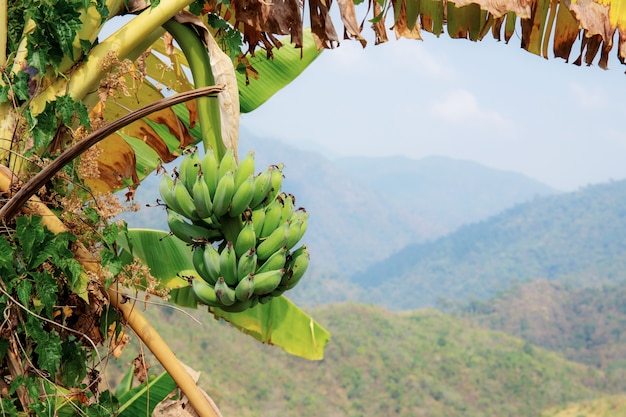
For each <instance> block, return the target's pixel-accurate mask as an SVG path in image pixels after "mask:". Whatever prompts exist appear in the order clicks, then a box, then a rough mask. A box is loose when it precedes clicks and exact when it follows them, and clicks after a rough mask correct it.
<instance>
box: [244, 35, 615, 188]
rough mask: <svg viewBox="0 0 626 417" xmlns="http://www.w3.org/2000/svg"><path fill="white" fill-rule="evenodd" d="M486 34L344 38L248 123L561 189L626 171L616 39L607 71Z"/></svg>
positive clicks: (259, 130) (292, 140)
mask: <svg viewBox="0 0 626 417" xmlns="http://www.w3.org/2000/svg"><path fill="white" fill-rule="evenodd" d="M365 31H369V29H366V30H365ZM487 38H489V36H488V37H487ZM487 38H485V40H483V41H482V42H476V43H474V42H470V41H468V40H458V39H455V40H452V39H449V38H448V37H447V35H442V36H441V37H440V38H436V37H435V36H432V35H430V34H424V40H423V41H416V40H399V41H397V40H395V38H393V33H390V41H389V42H388V43H386V44H382V45H374V44H373V43H370V44H368V46H367V47H366V48H365V49H363V48H362V47H361V46H360V44H359V43H358V42H356V41H342V42H341V45H340V46H339V47H338V48H336V49H333V50H327V51H325V52H323V53H322V54H321V56H320V57H319V58H317V59H316V60H315V61H314V62H313V64H311V66H309V67H308V68H307V69H306V70H305V72H304V73H303V74H302V75H301V76H300V77H299V78H297V79H296V80H295V81H294V82H293V83H291V84H290V85H288V86H287V87H286V88H284V89H283V90H281V91H279V92H278V93H277V94H276V95H274V96H273V97H272V98H271V99H270V100H269V101H268V102H266V103H265V104H263V105H262V106H261V107H259V108H258V109H256V110H254V111H253V112H251V113H248V114H244V115H242V118H241V128H242V129H246V130H248V131H250V132H253V133H254V134H255V135H262V136H265V137H269V138H274V139H277V140H280V141H282V142H284V143H286V144H289V145H292V146H295V147H298V148H302V149H308V150H315V151H317V152H319V153H322V154H324V155H327V156H329V157H337V156H391V155H404V156H406V157H409V158H413V159H419V158H423V157H427V156H431V155H443V156H448V157H451V158H456V159H464V160H471V161H475V162H478V163H481V164H483V165H486V166H488V167H492V168H497V169H504V170H510V171H515V172H520V173H523V174H525V175H527V176H529V177H531V178H534V179H536V180H539V181H542V182H544V183H546V184H548V185H550V186H552V187H554V188H556V189H558V190H561V191H573V190H576V189H578V188H580V187H584V186H587V185H589V184H595V183H601V182H607V181H610V180H619V179H624V178H626V129H624V127H623V126H624V122H626V74H624V70H626V66H624V65H621V64H620V63H619V61H618V60H617V57H616V52H615V48H614V50H613V51H612V52H611V57H610V61H609V70H606V71H605V70H602V69H600V68H599V67H597V66H595V65H594V66H592V67H586V66H583V67H577V66H575V65H572V64H569V63H565V61H564V60H562V59H550V60H545V59H544V58H541V57H537V56H535V55H533V54H530V53H528V52H526V51H524V50H522V49H521V48H520V46H519V45H520V41H519V38H516V37H515V36H514V37H513V38H512V39H511V41H510V43H509V44H508V45H507V44H505V43H504V42H496V41H494V40H493V39H491V38H489V39H488V40H487ZM575 47H576V46H575ZM573 59H575V56H574V58H572V60H573Z"/></svg>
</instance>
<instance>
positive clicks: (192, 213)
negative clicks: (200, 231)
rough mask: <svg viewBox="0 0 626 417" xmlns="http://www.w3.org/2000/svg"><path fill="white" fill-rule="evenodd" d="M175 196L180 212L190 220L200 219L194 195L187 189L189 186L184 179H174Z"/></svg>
mask: <svg viewBox="0 0 626 417" xmlns="http://www.w3.org/2000/svg"><path fill="white" fill-rule="evenodd" d="M174 198H175V199H176V203H177V204H178V206H179V207H180V211H179V213H180V214H182V215H183V216H185V217H187V218H188V219H190V220H200V216H198V212H197V211H196V205H195V204H194V202H193V197H192V196H191V194H189V191H187V187H186V186H185V184H184V183H183V181H182V180H180V179H179V180H178V181H174Z"/></svg>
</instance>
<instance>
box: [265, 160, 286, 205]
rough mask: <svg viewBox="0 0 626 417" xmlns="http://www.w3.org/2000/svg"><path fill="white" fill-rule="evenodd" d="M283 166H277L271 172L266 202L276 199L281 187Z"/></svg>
mask: <svg viewBox="0 0 626 417" xmlns="http://www.w3.org/2000/svg"><path fill="white" fill-rule="evenodd" d="M284 166H285V165H284V164H278V165H276V167H275V168H274V169H273V170H272V176H271V178H270V189H269V191H268V193H267V201H272V200H273V199H275V198H276V196H277V195H278V193H280V189H281V187H282V185H283V168H284Z"/></svg>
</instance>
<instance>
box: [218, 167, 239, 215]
mask: <svg viewBox="0 0 626 417" xmlns="http://www.w3.org/2000/svg"><path fill="white" fill-rule="evenodd" d="M234 193H235V178H234V176H233V171H232V170H229V171H227V172H226V173H225V174H224V176H223V177H221V178H220V180H219V182H218V183H217V188H216V189H215V196H214V197H213V213H215V215H216V216H217V217H221V216H223V215H224V214H226V212H227V211H228V207H229V206H230V202H231V200H232V198H233V194H234Z"/></svg>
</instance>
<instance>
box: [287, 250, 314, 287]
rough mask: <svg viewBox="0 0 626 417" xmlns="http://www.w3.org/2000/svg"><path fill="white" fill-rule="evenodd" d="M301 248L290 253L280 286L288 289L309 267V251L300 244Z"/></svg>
mask: <svg viewBox="0 0 626 417" xmlns="http://www.w3.org/2000/svg"><path fill="white" fill-rule="evenodd" d="M301 249H302V250H300V249H299V250H297V251H296V252H294V253H293V254H292V257H291V259H290V260H288V261H287V271H286V272H285V276H284V277H283V279H282V280H281V286H283V287H284V288H285V289H287V290H290V289H292V288H293V287H295V286H296V284H297V283H298V282H300V279H301V278H302V276H303V275H304V273H305V272H306V270H307V268H308V267H309V259H310V256H309V251H308V250H307V248H306V246H304V245H303V246H302V248H301Z"/></svg>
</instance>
